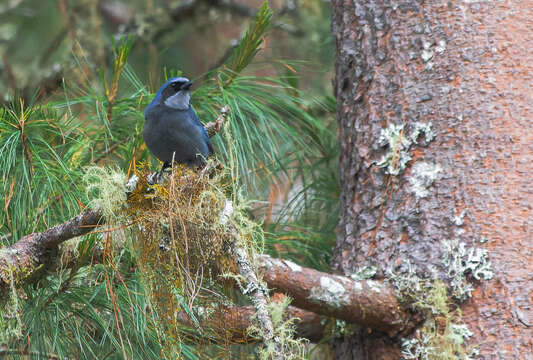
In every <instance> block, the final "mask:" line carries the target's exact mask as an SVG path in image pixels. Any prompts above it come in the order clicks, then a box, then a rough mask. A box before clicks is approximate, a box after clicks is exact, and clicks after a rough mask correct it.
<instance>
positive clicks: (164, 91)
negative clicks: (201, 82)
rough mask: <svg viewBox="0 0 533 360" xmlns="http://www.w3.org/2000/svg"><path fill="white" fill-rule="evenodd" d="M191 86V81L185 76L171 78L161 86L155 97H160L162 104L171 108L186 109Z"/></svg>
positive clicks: (189, 98)
mask: <svg viewBox="0 0 533 360" xmlns="http://www.w3.org/2000/svg"><path fill="white" fill-rule="evenodd" d="M191 86H192V82H191V81H189V79H187V78H185V77H175V78H172V79H170V80H169V81H167V82H166V83H165V84H163V86H161V89H159V91H158V93H157V95H156V98H157V97H160V101H161V103H162V104H165V105H166V106H168V107H171V108H173V109H178V110H187V109H188V108H189V101H190V100H191V91H190V88H191Z"/></svg>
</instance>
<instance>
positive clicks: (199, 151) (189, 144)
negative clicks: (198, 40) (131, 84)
mask: <svg viewBox="0 0 533 360" xmlns="http://www.w3.org/2000/svg"><path fill="white" fill-rule="evenodd" d="M191 85H192V82H190V81H189V79H187V78H185V77H175V78H172V79H170V80H169V81H167V82H166V83H165V84H163V86H161V88H160V89H159V91H158V92H157V94H156V95H155V97H154V99H153V100H152V102H151V103H150V104H149V105H148V106H147V107H146V110H145V111H144V118H145V119H146V122H145V124H144V128H143V138H144V142H145V143H146V146H148V150H150V152H151V153H152V154H153V155H154V156H155V157H157V158H158V159H159V160H161V161H162V162H163V169H164V168H165V167H168V166H170V165H171V164H172V161H175V162H177V163H179V164H185V165H187V166H201V165H203V164H204V162H205V159H206V158H208V157H209V156H210V155H211V154H212V153H213V147H212V145H211V141H209V136H207V131H206V130H205V128H204V127H203V125H202V123H201V122H200V120H199V119H198V116H197V115H196V112H195V111H194V109H193V108H192V107H191V105H190V103H189V102H190V99H191V92H190V87H191Z"/></svg>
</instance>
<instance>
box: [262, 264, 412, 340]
mask: <svg viewBox="0 0 533 360" xmlns="http://www.w3.org/2000/svg"><path fill="white" fill-rule="evenodd" d="M256 261H257V264H258V266H259V268H260V269H261V270H262V272H263V280H264V281H265V282H266V283H267V284H268V286H269V287H270V288H271V289H273V290H275V291H279V292H283V293H286V294H288V295H289V296H290V297H291V298H292V299H293V300H292V303H291V304H292V305H294V306H297V307H299V308H302V309H305V310H308V311H312V312H314V313H317V314H320V315H324V316H329V317H334V318H336V319H341V320H345V321H347V322H348V323H354V324H359V325H362V326H365V327H368V328H370V329H374V330H378V331H382V332H386V333H387V334H388V335H389V336H391V337H393V336H397V335H399V334H403V333H408V332H410V331H411V330H412V329H413V328H414V326H415V325H416V324H417V323H418V322H419V321H420V320H421V319H420V318H419V317H418V315H417V314H413V313H411V312H410V311H409V310H408V309H405V308H403V307H402V305H401V304H400V302H399V301H398V297H397V296H398V294H397V292H396V291H395V290H394V289H393V288H392V286H391V285H390V284H389V283H388V282H385V281H378V280H353V279H351V278H349V277H347V276H340V275H333V274H328V273H325V272H321V271H317V270H314V269H310V268H305V267H302V266H299V265H297V264H295V263H293V262H291V261H288V260H282V259H274V258H272V257H270V256H268V255H260V256H258V258H257V259H256Z"/></svg>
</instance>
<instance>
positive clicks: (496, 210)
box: [332, 0, 533, 359]
mask: <svg viewBox="0 0 533 360" xmlns="http://www.w3.org/2000/svg"><path fill="white" fill-rule="evenodd" d="M332 8H333V19H332V30H333V36H334V39H335V43H336V64H335V68H336V81H335V85H334V89H335V93H336V97H337V103H338V106H337V116H338V120H339V143H340V152H341V155H340V175H341V176H340V177H341V198H340V201H341V214H340V222H339V232H338V241H337V246H336V249H335V253H334V258H333V260H332V265H333V267H334V268H335V269H337V270H338V271H339V272H342V273H344V274H345V275H349V274H351V273H355V272H356V271H357V270H359V269H360V268H361V267H364V266H370V265H375V266H377V267H378V272H377V277H378V278H386V277H387V276H388V275H387V270H391V271H393V272H394V273H395V274H399V275H402V274H404V275H405V274H408V269H409V268H410V267H411V268H414V269H415V272H416V275H417V276H418V277H420V278H431V277H432V276H433V275H432V274H434V275H435V276H437V277H438V278H439V279H442V280H445V281H446V283H447V284H449V285H450V284H451V285H450V287H449V289H450V294H452V295H455V296H456V297H461V296H462V297H463V299H466V301H464V302H462V303H460V306H461V308H462V311H463V316H462V322H463V323H464V324H465V325H466V326H467V327H468V329H469V330H470V331H471V332H472V333H473V335H472V337H470V339H469V340H468V343H467V347H468V346H474V347H475V348H477V349H478V350H479V352H480V356H479V357H480V358H483V359H489V358H490V359H500V358H501V359H510V358H512V359H531V358H533V350H532V346H533V341H532V334H533V332H532V331H533V330H532V327H533V308H532V307H531V303H532V302H533V281H532V280H533V262H532V261H530V258H531V254H532V252H533V242H532V241H531V240H532V231H531V228H532V224H533V217H532V211H531V208H532V204H533V186H532V183H533V181H532V180H531V175H532V174H533V155H532V154H533V107H532V104H533V95H532V91H531V84H532V83H533V77H532V75H533V62H532V61H531V60H532V55H533V53H532V50H531V49H533V33H532V31H531V29H532V28H533V7H532V6H531V2H528V1H524V2H520V1H513V2H510V1H507V2H504V1H480V2H475V1H453V0H450V1H427V2H422V1H414V0H404V1H394V2H384V1H378V0H342V1H341V0H333V1H332ZM391 124H396V125H403V128H402V127H397V128H391V126H390V125H391ZM383 129H388V131H389V132H388V133H385V132H383ZM421 129H422V132H420V130H421ZM419 132H420V136H418V137H417V138H416V139H415V137H416V134H417V133H419ZM380 135H381V139H380ZM396 141H398V142H396ZM409 157H410V159H409ZM448 241H456V242H452V243H449V242H448ZM463 250H464V251H463ZM484 250H487V251H488V258H489V259H490V261H491V263H492V271H493V274H494V277H493V278H492V280H485V279H490V277H491V276H490V269H489V268H488V265H490V264H488V263H487V262H486V258H484V256H483V251H484ZM464 254H466V255H464ZM462 255H464V258H463V259H462V260H461V259H460V261H459V262H458V263H457V262H455V263H454V262H453V261H452V260H451V259H453V258H456V259H457V258H458V257H460V256H462ZM469 256H470V257H469ZM476 256H477V258H478V260H479V259H480V258H483V259H482V260H480V261H481V262H484V264H483V265H482V266H481V265H480V263H477V265H476V264H475V261H474V262H472V261H473V260H472V257H476ZM470 260H472V261H470ZM469 262H470V263H469ZM469 264H470V265H472V264H473V265H472V266H470V268H469V269H466V268H468V267H469ZM478 265H480V266H478ZM485 265H486V266H485ZM453 266H459V267H460V266H463V267H464V268H465V269H461V271H463V270H464V274H463V275H465V277H466V279H467V280H468V282H469V283H470V284H471V285H473V286H474V288H475V290H474V291H473V292H472V293H471V295H472V296H471V297H469V296H468V288H463V289H462V290H461V288H460V287H459V289H458V287H457V286H454V285H453V284H452V282H453V281H454V280H456V275H457V269H455V268H452V267H453ZM481 267H483V269H481ZM478 280H481V281H478ZM456 285H457V284H456ZM463 285H464V284H463ZM466 286H468V284H467V285H466ZM458 292H459V295H458ZM457 303H459V302H457ZM335 347H336V358H337V359H399V358H401V355H400V351H401V339H391V338H389V337H387V336H386V335H384V334H380V333H376V332H373V333H371V332H370V331H369V330H367V329H358V330H357V331H355V334H354V335H352V336H351V337H347V338H345V339H343V340H342V341H339V342H338V343H336V346H335Z"/></svg>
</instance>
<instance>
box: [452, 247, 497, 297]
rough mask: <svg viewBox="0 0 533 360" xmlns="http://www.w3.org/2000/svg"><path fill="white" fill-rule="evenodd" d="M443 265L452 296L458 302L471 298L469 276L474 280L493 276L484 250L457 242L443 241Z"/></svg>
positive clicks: (471, 288)
mask: <svg viewBox="0 0 533 360" xmlns="http://www.w3.org/2000/svg"><path fill="white" fill-rule="evenodd" d="M442 249H443V259H442V262H443V265H444V267H445V268H446V269H447V273H448V276H449V278H450V285H451V288H452V295H453V296H454V297H456V298H457V299H459V300H462V301H464V300H466V299H467V298H469V297H471V296H472V294H471V293H472V291H473V290H474V288H473V286H472V284H471V283H470V282H469V281H468V278H467V275H468V274H471V275H472V276H473V277H474V279H476V280H481V279H484V280H490V279H492V278H493V276H494V272H493V270H492V264H491V262H490V260H489V258H488V251H487V250H486V249H481V248H476V247H470V248H467V247H466V244H465V243H463V242H459V241H458V240H451V241H444V242H443V243H442Z"/></svg>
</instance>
